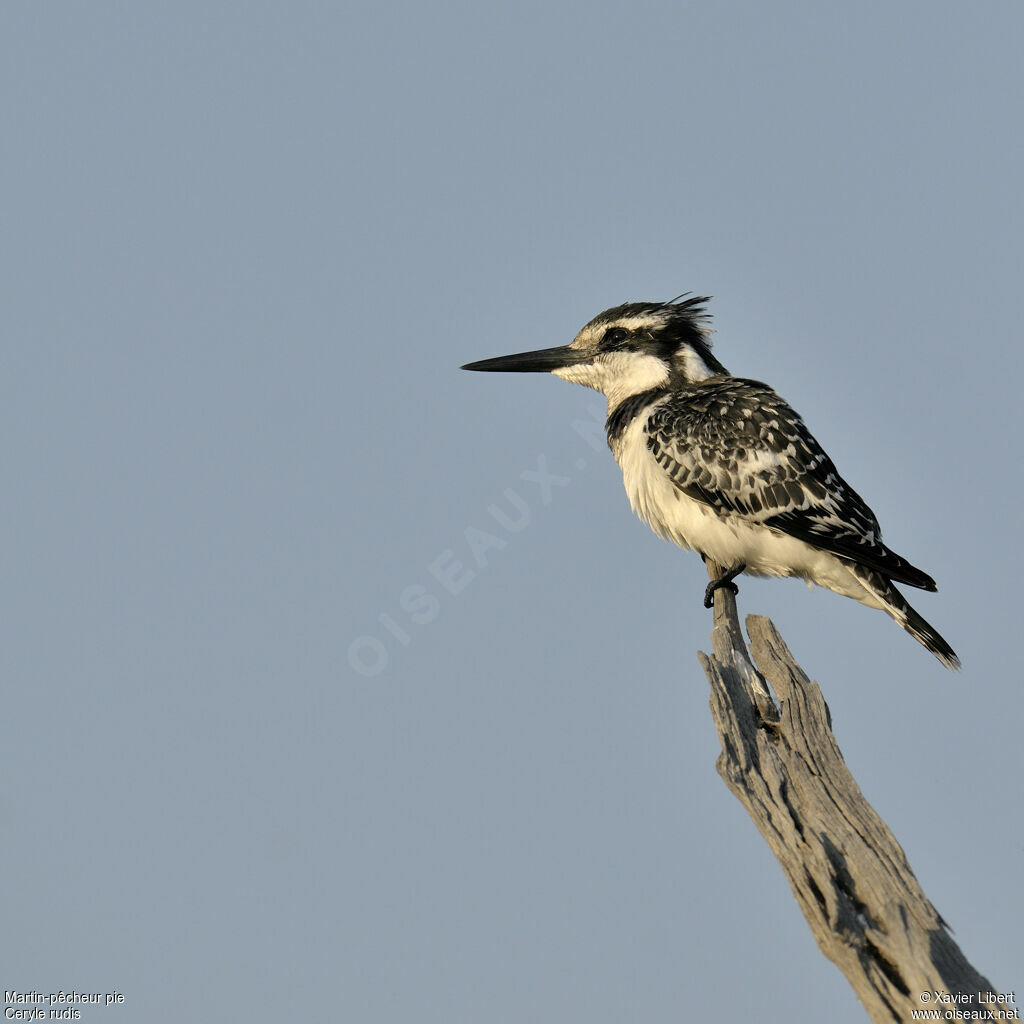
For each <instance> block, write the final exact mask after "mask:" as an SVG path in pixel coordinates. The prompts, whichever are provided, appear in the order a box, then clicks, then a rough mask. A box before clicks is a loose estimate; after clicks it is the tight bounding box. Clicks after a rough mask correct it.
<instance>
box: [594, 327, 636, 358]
mask: <svg viewBox="0 0 1024 1024" xmlns="http://www.w3.org/2000/svg"><path fill="white" fill-rule="evenodd" d="M601 347H602V348H603V349H605V351H609V352H613V351H618V350H621V349H630V348H635V347H636V339H635V338H634V337H633V335H632V334H631V333H630V332H629V331H627V330H626V328H625V327H609V328H608V330H607V331H605V332H604V335H603V336H602V338H601Z"/></svg>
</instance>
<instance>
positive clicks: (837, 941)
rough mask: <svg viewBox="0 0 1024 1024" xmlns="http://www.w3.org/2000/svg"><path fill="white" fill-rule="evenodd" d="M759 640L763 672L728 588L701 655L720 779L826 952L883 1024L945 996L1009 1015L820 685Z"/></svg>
mask: <svg viewBox="0 0 1024 1024" xmlns="http://www.w3.org/2000/svg"><path fill="white" fill-rule="evenodd" d="M708 572H709V575H710V576H711V578H712V579H714V578H715V577H716V576H717V575H719V567H718V566H717V565H715V564H714V563H712V562H708ZM747 630H748V632H749V634H750V641H751V643H750V649H751V651H752V653H753V657H754V661H756V667H755V665H754V663H753V662H751V658H750V654H748V652H747V648H746V645H745V643H744V640H743V634H742V631H741V630H740V624H739V619H738V618H737V614H736V599H735V597H734V596H733V594H732V593H730V592H729V591H728V589H726V588H722V589H720V590H718V591H717V592H716V594H715V616H714V631H713V632H712V644H713V649H714V654H713V655H711V656H710V657H709V656H707V655H705V654H703V653H701V655H700V659H701V664H702V666H703V668H704V671H705V673H706V674H707V677H708V680H709V682H710V683H711V713H712V716H713V717H714V721H715V727H716V729H717V730H718V735H719V738H720V740H721V743H722V753H721V754H720V755H719V757H718V762H717V768H718V773H719V775H721V776H722V778H723V779H724V780H725V783H726V785H727V786H728V787H729V788H730V789H731V790H732V791H733V793H734V794H735V795H736V797H737V798H738V799H739V801H740V803H742V804H743V806H744V807H745V808H746V809H747V813H748V814H749V815H750V817H751V818H752V819H753V821H754V824H755V825H756V826H757V828H758V831H760V833H761V835H762V836H763V837H764V839H765V840H766V841H767V843H768V845H769V846H770V847H771V850H772V853H774V854H775V857H776V859H777V860H778V862H779V864H780V865H781V866H782V870H783V871H784V872H785V874H786V877H787V879H788V880H789V884H790V887H791V888H792V890H793V895H794V896H795V897H796V900H797V903H798V904H799V905H800V909H801V910H802V911H803V914H804V917H805V918H806V919H807V923H808V924H809V925H810V927H811V931H812V932H813V934H814V938H815V940H816V941H817V943H818V948H819V949H820V950H821V951H822V953H824V954H825V956H827V957H828V958H829V959H830V960H831V961H832V962H833V963H835V964H836V966H837V967H838V968H839V969H840V970H841V971H842V972H843V973H844V974H845V975H846V977H847V979H848V980H849V982H850V984H851V985H852V986H853V990H854V991H855V992H856V993H857V996H858V997H859V998H860V1000H861V1002H862V1003H863V1004H864V1006H865V1008H866V1009H867V1012H868V1014H869V1015H870V1017H871V1019H872V1020H873V1021H876V1022H879V1024H881V1022H886V1024H890V1022H893V1021H898V1022H900V1024H902V1022H905V1021H910V1020H911V1019H912V1018H911V1011H912V1010H922V1009H925V1010H927V1009H938V1010H940V1011H941V1010H942V1008H943V1007H942V1004H941V1001H939V1000H937V998H936V994H939V995H941V994H944V993H948V994H949V995H950V996H952V997H954V998H956V997H959V999H958V1001H957V1009H958V1010H974V1011H984V1010H986V1009H991V1010H995V1011H997V1012H998V1010H999V1009H1002V1010H1006V1009H1007V1008H1006V1007H1005V1006H1004V1007H998V1006H996V1005H994V1004H991V1003H989V1002H987V1001H986V1000H985V998H984V996H985V994H986V993H992V992H993V991H994V990H993V986H992V985H991V984H990V983H989V982H988V981H987V980H986V979H985V978H984V977H983V976H982V975H981V974H980V973H979V972H978V971H976V970H975V969H974V968H973V967H972V966H971V964H970V963H968V961H967V959H966V957H965V956H964V955H963V953H962V952H961V951H960V947H959V946H958V945H957V944H956V942H954V941H953V938H952V936H951V935H950V933H949V930H948V928H947V926H946V924H945V922H944V921H943V920H942V918H941V917H940V915H939V914H938V912H937V911H936V910H935V908H934V907H933V906H932V904H931V903H930V902H929V900H928V898H927V897H926V896H925V894H924V892H923V891H922V890H921V887H920V885H919V884H918V882H917V879H916V878H915V877H914V873H913V872H912V871H911V870H910V865H909V864H908V863H907V858H906V857H905V855H904V853H903V850H902V849H901V847H900V845H899V843H897V842H896V839H895V837H894V836H893V834H892V832H890V831H889V828H888V826H887V825H886V824H885V822H884V821H882V819H881V818H880V817H879V816H878V814H876V813H875V811H874V809H873V808H872V807H871V805H870V804H869V803H868V802H867V800H865V799H864V796H863V795H862V794H861V791H860V789H859V787H858V786H857V783H856V781H855V780H854V778H853V776H852V775H851V774H850V771H849V769H848V768H847V767H846V763H845V762H844V761H843V756H842V754H841V753H840V751H839V746H838V744H837V743H836V739H835V736H834V735H833V734H832V721H831V717H830V715H829V710H828V706H827V705H826V703H825V701H824V698H823V697H822V695H821V690H820V689H819V688H818V684H817V683H815V682H812V681H811V680H809V679H808V678H807V676H806V675H805V674H804V672H803V670H802V669H801V668H800V666H799V665H798V664H797V663H796V660H795V659H794V658H793V656H792V655H791V654H790V652H789V649H788V648H787V647H786V645H785V643H784V642H783V640H782V637H781V636H780V635H779V632H778V630H776V628H775V626H774V625H773V624H772V622H771V621H770V620H769V619H767V618H765V617H763V616H759V615H750V616H748V617H747ZM769 685H770V688H771V690H769ZM771 691H774V697H773V696H772V693H771ZM776 701H777V702H776ZM922 993H929V995H928V996H927V997H926V998H922ZM968 997H970V998H969V999H968ZM935 1004H937V1005H935ZM976 1019H977V1018H976ZM988 1019H998V1018H997V1017H996V1016H994V1015H993V1016H992V1017H989V1018H988Z"/></svg>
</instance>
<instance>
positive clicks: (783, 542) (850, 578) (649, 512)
mask: <svg viewBox="0 0 1024 1024" xmlns="http://www.w3.org/2000/svg"><path fill="white" fill-rule="evenodd" d="M654 408H655V406H653V405H652V406H649V407H648V408H647V409H645V410H644V411H643V412H642V413H641V414H640V415H639V416H637V417H636V418H635V419H634V420H633V422H632V423H630V424H629V426H628V427H627V428H626V430H625V431H624V432H623V434H622V436H621V437H620V438H619V440H618V442H617V443H616V445H615V449H614V452H613V453H614V455H615V461H616V462H618V464H619V466H620V468H621V469H622V478H623V483H624V484H625V487H626V494H627V495H628V496H629V503H630V505H631V506H632V508H633V511H634V512H636V513H637V515H639V516H640V518H641V519H642V520H643V521H644V522H645V523H647V525H648V526H650V527H651V529H652V530H654V532H655V533H657V534H658V535H659V536H661V537H664V538H665V539H666V540H670V541H672V542H673V543H675V544H678V545H679V546H680V547H683V548H688V549H692V550H694V551H699V552H700V553H701V554H703V555H706V556H707V557H708V558H712V559H714V560H715V561H716V562H718V564H719V565H721V566H724V567H725V568H733V567H735V566H737V565H740V564H744V565H746V567H747V569H746V571H747V572H748V573H750V574H751V575H754V576H799V577H801V578H802V579H805V580H807V581H808V583H817V584H818V585H819V586H823V587H828V589H829V590H834V591H836V592H837V593H840V594H843V595H845V596H846V597H852V598H854V599H855V600H857V601H862V602H863V603H865V604H871V605H872V606H873V607H881V605H879V604H878V603H877V600H876V599H875V598H874V596H873V595H870V594H868V592H867V591H865V589H864V588H863V587H862V586H861V585H860V583H859V582H858V581H857V579H856V577H855V576H854V575H853V573H852V572H851V570H850V569H849V567H848V566H847V565H846V564H845V563H844V562H842V561H841V560H840V559H838V558H836V557H835V556H834V555H831V554H829V553H828V552H827V551H823V550H821V549H820V548H815V547H812V546H811V545H810V544H807V543H805V542H804V541H801V540H797V539H796V538H795V537H790V536H788V535H787V534H784V533H780V532H779V531H778V530H773V529H770V528H768V527H766V526H763V525H761V524H759V523H752V522H750V521H748V520H745V519H744V518H743V517H741V516H738V515H731V514H720V513H718V512H716V511H715V510H714V509H712V508H711V507H710V506H708V505H705V504H704V503H703V502H699V501H696V500H694V499H693V498H690V497H688V496H687V495H686V494H684V493H683V492H682V491H680V490H679V489H678V488H677V487H676V486H675V485H674V484H673V483H672V480H671V479H670V478H669V476H668V474H667V473H666V472H665V471H664V470H663V469H662V468H661V466H659V465H658V463H657V461H656V460H655V458H654V456H653V455H652V454H651V452H650V450H649V449H648V447H647V435H646V434H645V433H644V425H645V424H646V422H647V419H648V416H649V415H650V413H651V411H653V409H654Z"/></svg>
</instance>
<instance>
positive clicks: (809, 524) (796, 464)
mask: <svg viewBox="0 0 1024 1024" xmlns="http://www.w3.org/2000/svg"><path fill="white" fill-rule="evenodd" d="M646 433H647V447H648V448H649V449H650V451H651V453H652V454H653V455H654V457H655V459H656V460H657V461H658V464H659V465H660V466H661V468H662V469H663V470H664V471H665V472H666V473H667V474H668V475H669V476H670V477H671V479H672V482H673V483H674V484H675V486H676V487H678V488H679V490H680V491H682V492H683V493H685V494H686V495H688V496H689V497H690V498H693V499H695V500H696V501H700V502H703V503H704V504H706V505H710V506H711V507H712V508H714V509H716V510H718V511H719V512H720V513H722V514H723V515H736V516H741V517H743V518H744V519H746V520H748V521H749V520H754V521H756V522H758V523H761V524H762V525H764V526H767V527H770V528H772V529H775V530H778V531H780V532H781V533H785V534H788V535H790V536H792V537H796V538H797V539H799V540H802V541H805V542H806V543H808V544H812V545H814V546H815V547H817V548H822V549H824V550H826V551H830V552H831V553H832V554H835V555H838V556H840V557H841V558H846V559H849V560H851V561H853V562H856V563H857V564H859V565H863V566H866V567H869V568H871V569H874V570H876V571H877V572H879V573H882V574H883V575H885V576H886V577H888V578H889V579H893V580H896V581H898V582H900V583H906V584H908V585H909V586H912V587H920V588H921V589H923V590H935V589H936V588H935V581H934V580H933V579H932V578H931V577H930V576H928V575H927V574H926V573H924V572H922V571H921V570H920V569H917V568H915V567H914V566H913V565H911V564H910V563H909V562H907V561H906V560H905V559H903V558H901V557H900V556H899V555H897V554H896V553H895V552H894V551H891V550H890V549H889V548H887V547H886V546H885V545H884V544H883V543H882V536H881V530H880V529H879V526H878V520H877V519H876V518H875V515H874V513H873V512H872V511H871V509H870V508H868V506H867V504H866V503H865V502H864V499H863V498H861V496H860V495H859V494H858V493H857V492H856V491H855V490H854V489H853V488H852V487H850V485H849V484H847V483H846V481H845V480H843V478H842V477H841V476H840V475H839V473H838V472H837V470H836V467H835V466H834V465H833V463H832V460H831V459H830V458H829V457H828V455H826V454H825V452H824V450H823V449H822V447H821V445H819V444H818V442H817V441H816V440H815V439H814V437H813V435H812V434H811V433H810V432H809V431H808V429H807V427H806V426H804V423H803V420H801V419H800V417H799V416H798V415H797V414H796V413H795V412H794V411H793V410H792V409H791V408H790V407H789V406H788V405H787V404H786V403H785V402H784V401H783V400H782V399H781V398H780V397H779V396H778V395H777V394H776V393H775V392H774V391H773V390H772V389H771V388H770V387H768V386H767V385H766V384H761V383H759V382H758V381H752V380H743V379H741V378H737V377H731V378H728V379H727V380H722V379H721V378H718V379H712V380H708V381H705V382H703V383H701V384H698V385H696V386H695V387H692V388H688V389H686V390H685V391H680V392H677V393H675V394H673V395H672V396H671V397H670V398H669V399H668V400H667V401H665V402H662V403H661V404H659V406H658V407H657V408H656V409H655V411H654V412H653V413H652V415H651V417H650V418H649V419H648V421H647V426H646Z"/></svg>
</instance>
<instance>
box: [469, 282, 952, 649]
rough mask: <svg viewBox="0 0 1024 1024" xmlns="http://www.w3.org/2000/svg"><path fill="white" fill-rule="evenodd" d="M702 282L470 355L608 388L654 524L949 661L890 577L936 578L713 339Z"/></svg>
mask: <svg viewBox="0 0 1024 1024" xmlns="http://www.w3.org/2000/svg"><path fill="white" fill-rule="evenodd" d="M707 301H708V298H707V297H706V296H701V297H695V298H687V297H686V296H679V297H678V298H677V299H673V300H672V301H671V302H628V303H626V304H625V305H622V306H616V307H614V308H613V309H608V310H605V312H603V313H601V314H600V315H598V316H596V317H594V319H593V320H591V321H590V323H588V324H587V325H586V326H585V327H584V328H583V329H582V330H581V331H580V332H579V334H577V335H576V338H575V339H574V340H573V341H572V343H571V344H569V345H563V346H561V347H558V348H547V349H540V350H538V351H536V352H521V353H517V354H515V355H510V356H499V357H498V358H496V359H483V360H481V361H480V362H476V363H468V364H467V365H466V366H464V367H462V369H464V370H489V371H516V372H550V373H553V374H554V375H555V376H556V377H561V378H562V379H563V380H568V381H573V382H575V383H577V384H583V385H585V386H586V387H590V388H594V389H596V390H597V391H601V392H603V393H604V395H605V396H606V398H607V399H608V419H607V422H606V424H605V426H606V429H607V432H608V446H609V447H610V448H611V450H612V454H613V455H614V456H615V461H616V462H618V464H619V466H620V468H621V469H622V475H623V480H624V483H625V485H626V493H627V494H628V495H629V502H630V504H631V505H632V507H633V510H634V511H635V512H636V513H637V514H638V515H639V516H640V518H641V519H643V520H644V522H646V523H647V524H648V525H649V526H650V527H651V528H652V529H653V530H654V532H655V533H657V534H659V535H660V536H661V537H664V538H666V539H667V540H671V541H674V542H675V543H676V544H678V545H679V546H680V547H683V548H686V549H692V550H695V551H697V552H698V553H699V554H700V555H701V557H703V558H711V559H713V560H714V561H715V562H717V563H718V564H719V565H720V566H722V567H724V569H725V571H724V572H723V574H722V575H721V576H719V577H718V579H716V580H713V581H712V582H711V583H710V584H709V585H708V587H707V590H706V591H705V596H704V603H705V606H706V607H709V608H710V607H711V605H712V599H713V595H714V591H715V590H716V589H718V588H719V587H722V586H726V587H729V588H730V589H731V590H732V591H733V592H734V593H735V592H736V587H735V584H733V582H732V580H733V578H734V577H736V576H737V575H739V574H740V573H744V572H745V573H750V574H752V575H754V576H798V577H800V578H802V579H804V580H806V581H807V582H808V583H809V584H814V583H817V584H818V586H821V587H828V589H829V590H834V591H835V592H836V593H837V594H842V595H843V596H845V597H852V598H853V599H854V600H856V601H860V602H861V604H865V605H867V606H868V607H869V608H881V609H882V611H884V612H885V613H886V614H888V615H890V616H891V617H892V618H893V619H895V621H896V622H897V623H898V624H899V625H900V626H902V627H903V629H905V630H906V631H907V632H908V633H909V634H910V635H911V636H912V637H913V638H914V639H915V640H917V641H919V642H920V643H922V644H923V645H924V646H925V647H927V648H928V650H930V651H931V652H932V653H933V654H934V655H935V656H936V657H937V658H938V659H939V660H940V661H941V662H942V663H943V664H944V665H946V666H947V667H949V668H959V667H960V660H959V658H957V656H956V654H955V653H954V652H953V649H952V648H951V647H950V646H949V644H948V643H946V641H945V640H943V638H942V637H941V636H940V635H939V634H938V633H937V632H936V631H935V629H933V628H932V627H931V626H930V625H929V624H928V623H927V622H925V620H924V619H923V618H921V616H920V615H918V614H917V612H916V611H914V609H913V608H911V607H910V605H909V604H907V602H906V600H904V598H903V595H902V594H901V593H900V592H899V591H898V590H897V589H896V588H895V587H894V586H893V581H896V582H898V583H905V584H907V585H909V586H911V587H918V588H920V589H921V590H931V591H934V590H935V589H936V587H935V581H934V580H933V579H932V578H931V577H930V576H929V575H927V574H926V573H924V572H922V571H921V570H920V569H917V568H915V567H914V566H913V565H911V564H910V563H909V562H908V561H906V560H905V559H903V558H901V557H900V556H899V555H897V554H896V553H895V552H894V551H892V550H890V549H889V548H887V547H886V546H885V545H884V544H883V543H882V532H881V530H880V528H879V526H878V520H877V519H876V518H875V515H874V513H873V512H872V511H871V509H870V508H868V506H867V504H866V503H865V502H864V499H863V498H861V496H860V495H859V494H857V492H856V491H855V490H854V489H853V488H852V487H850V485H849V484H848V483H846V481H845V480H844V479H843V478H842V477H841V476H840V475H839V473H838V471H837V470H836V467H835V466H834V465H833V463H832V460H831V459H830V458H829V457H828V455H827V454H826V453H825V451H824V450H823V449H822V447H821V445H820V444H818V442H817V441H816V440H815V439H814V437H813V436H812V435H811V433H810V431H809V430H808V429H807V427H806V426H804V422H803V420H802V419H801V418H800V417H799V416H798V415H797V413H796V412H794V411H793V410H792V409H791V408H790V407H789V405H787V404H786V402H784V401H783V400H782V398H780V397H779V395H778V394H777V393H776V392H775V391H774V390H773V389H772V388H770V387H768V385H767V384H762V383H760V382H759V381H756V380H746V379H744V378H742V377H733V376H732V375H731V374H730V373H729V371H728V370H726V368H725V367H724V366H723V365H722V364H721V363H720V362H719V361H718V360H717V359H716V358H715V357H714V355H712V353H711V336H710V335H711V329H710V327H709V326H708V321H709V319H710V318H709V315H708V314H707V313H706V312H705V303H706V302H707Z"/></svg>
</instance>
